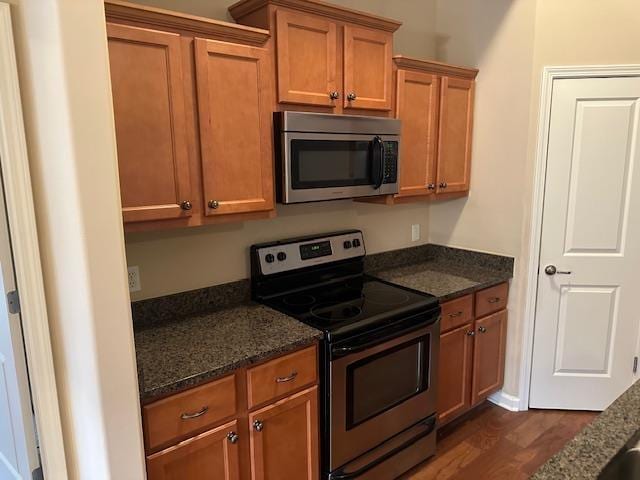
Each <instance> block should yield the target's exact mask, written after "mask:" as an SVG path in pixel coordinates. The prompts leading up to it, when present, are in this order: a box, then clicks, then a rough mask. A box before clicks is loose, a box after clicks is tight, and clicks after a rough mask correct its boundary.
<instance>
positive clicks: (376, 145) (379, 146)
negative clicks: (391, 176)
mask: <svg viewBox="0 0 640 480" xmlns="http://www.w3.org/2000/svg"><path fill="white" fill-rule="evenodd" d="M376 153H377V154H378V178H377V179H376V181H375V183H374V185H373V189H374V190H378V189H379V188H380V187H381V186H382V182H384V142H383V141H382V138H380V137H379V136H375V137H374V139H373V148H372V152H371V160H372V162H375V160H376Z"/></svg>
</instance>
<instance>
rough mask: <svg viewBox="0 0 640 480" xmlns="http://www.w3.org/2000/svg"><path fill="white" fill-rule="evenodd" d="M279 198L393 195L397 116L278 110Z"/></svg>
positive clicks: (304, 199)
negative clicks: (364, 115) (385, 116)
mask: <svg viewBox="0 0 640 480" xmlns="http://www.w3.org/2000/svg"><path fill="white" fill-rule="evenodd" d="M275 123H276V129H275V130H276V147H277V148H276V150H277V159H276V165H277V169H278V174H279V177H280V181H279V182H277V186H278V188H277V193H278V201H280V202H281V203H300V202H315V201H319V200H335V199H339V198H354V197H368V196H373V195H385V194H390V193H398V173H399V172H398V171H399V157H398V152H399V142H400V120H395V119H391V118H381V117H363V116H351V115H329V114H322V113H307V112H277V113H276V114H275Z"/></svg>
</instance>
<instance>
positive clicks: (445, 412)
mask: <svg viewBox="0 0 640 480" xmlns="http://www.w3.org/2000/svg"><path fill="white" fill-rule="evenodd" d="M472 331H473V325H472V324H468V325H464V326H462V327H460V328H456V329H455V330H451V331H450V332H447V333H445V334H442V335H440V358H439V360H438V362H439V367H438V369H439V373H438V407H437V411H438V420H439V421H440V424H441V425H443V424H445V423H447V422H448V421H450V420H453V419H454V418H455V417H457V416H459V415H460V414H462V413H464V412H465V411H467V410H468V409H469V408H470V406H471V392H470V388H471V360H472V357H471V355H472V352H473V337H472V336H471V335H469V332H472Z"/></svg>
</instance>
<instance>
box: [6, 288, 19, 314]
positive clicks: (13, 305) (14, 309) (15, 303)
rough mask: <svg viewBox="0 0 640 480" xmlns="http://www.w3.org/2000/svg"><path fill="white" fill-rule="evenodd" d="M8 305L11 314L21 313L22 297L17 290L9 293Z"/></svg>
mask: <svg viewBox="0 0 640 480" xmlns="http://www.w3.org/2000/svg"><path fill="white" fill-rule="evenodd" d="M7 305H8V306H9V313H20V296H19V295H18V291H17V290H11V291H10V292H9V293H7Z"/></svg>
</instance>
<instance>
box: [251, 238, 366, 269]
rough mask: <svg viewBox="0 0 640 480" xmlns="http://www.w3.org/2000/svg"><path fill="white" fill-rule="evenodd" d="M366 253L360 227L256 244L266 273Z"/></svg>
mask: <svg viewBox="0 0 640 480" xmlns="http://www.w3.org/2000/svg"><path fill="white" fill-rule="evenodd" d="M364 254H365V248H364V238H363V236H362V232H360V231H353V232H345V233H340V234H333V235H327V236H326V237H322V236H319V237H317V238H306V239H300V240H294V241H286V240H285V241H282V242H275V243H272V244H266V245H264V246H260V245H257V246H256V248H255V253H254V255H257V257H258V261H259V263H260V271H261V273H262V274H263V275H271V274H274V273H281V272H288V271H292V270H297V269H300V268H305V267H309V266H312V265H322V264H325V263H332V262H338V261H340V260H346V259H349V258H355V257H362V256H364Z"/></svg>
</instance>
